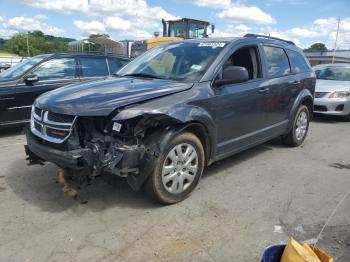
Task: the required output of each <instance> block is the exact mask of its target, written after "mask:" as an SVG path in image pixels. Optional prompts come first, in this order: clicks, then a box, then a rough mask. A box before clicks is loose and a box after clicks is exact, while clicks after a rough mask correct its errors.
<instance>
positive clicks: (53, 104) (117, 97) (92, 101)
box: [35, 77, 193, 116]
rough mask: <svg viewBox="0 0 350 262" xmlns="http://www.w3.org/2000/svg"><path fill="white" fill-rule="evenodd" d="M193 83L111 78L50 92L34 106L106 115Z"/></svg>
mask: <svg viewBox="0 0 350 262" xmlns="http://www.w3.org/2000/svg"><path fill="white" fill-rule="evenodd" d="M192 85H193V84H192V83H179V82H174V81H170V80H161V79H140V78H136V79H135V78H128V77H125V78H114V77H112V78H108V79H106V80H100V81H93V82H86V83H82V84H76V85H70V86H66V87H63V88H59V89H56V90H53V91H50V92H48V93H45V94H43V95H41V96H40V97H39V98H38V99H37V100H36V102H35V105H36V106H38V107H40V108H42V109H44V110H48V111H52V112H54V113H59V114H68V115H77V116H107V115H109V114H110V113H112V112H113V111H114V110H115V109H117V108H120V107H123V106H127V105H130V104H134V103H140V102H144V101H146V100H150V99H153V98H157V97H161V96H165V95H169V94H173V93H176V92H180V91H184V90H187V89H189V88H191V87H192Z"/></svg>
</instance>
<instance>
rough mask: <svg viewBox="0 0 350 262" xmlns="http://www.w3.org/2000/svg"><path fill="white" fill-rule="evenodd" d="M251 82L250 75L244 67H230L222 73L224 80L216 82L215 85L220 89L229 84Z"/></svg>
mask: <svg viewBox="0 0 350 262" xmlns="http://www.w3.org/2000/svg"><path fill="white" fill-rule="evenodd" d="M248 80H249V73H248V70H247V69H246V68H245V67H242V66H228V67H226V68H225V69H224V71H223V72H222V79H218V80H216V81H215V83H214V85H215V86H217V87H219V86H223V85H229V84H237V83H243V82H246V81H248Z"/></svg>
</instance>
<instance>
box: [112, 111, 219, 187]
mask: <svg viewBox="0 0 350 262" xmlns="http://www.w3.org/2000/svg"><path fill="white" fill-rule="evenodd" d="M170 112H171V113H170ZM125 117H128V118H126V119H125ZM153 117H154V118H157V119H158V120H159V121H161V122H164V123H166V124H167V127H166V128H162V129H161V128H159V129H158V130H156V131H154V132H152V133H151V134H149V135H148V136H147V137H145V138H144V139H143V144H144V146H145V148H146V152H145V154H144V155H143V157H142V159H141V160H140V164H139V170H140V172H139V173H138V174H130V175H129V176H128V177H127V182H128V184H129V185H130V186H131V188H132V189H133V190H135V191H138V190H139V189H140V188H141V187H142V185H143V184H144V183H145V181H146V180H147V178H148V177H149V175H151V173H152V172H153V170H154V168H155V165H156V162H157V160H158V157H159V155H160V153H161V152H163V151H164V150H165V149H166V146H167V145H168V144H169V143H170V141H171V140H172V139H173V137H175V136H176V135H177V134H179V133H181V132H182V131H183V130H185V129H187V128H189V127H191V126H193V125H198V124H200V125H201V126H202V127H203V128H205V130H206V131H207V137H208V142H209V144H210V147H209V148H210V152H209V154H208V162H209V163H211V162H212V159H213V157H214V156H215V152H216V137H217V135H216V134H217V131H216V128H215V126H214V122H213V120H212V118H211V117H210V115H209V114H208V113H207V112H206V111H205V110H203V109H202V108H200V107H197V106H183V107H177V108H176V109H169V110H167V111H165V110H162V109H161V108H160V109H157V110H148V109H137V108H129V109H125V110H123V111H121V112H120V113H119V114H117V115H116V116H115V117H114V118H113V121H123V122H124V121H126V120H128V119H134V118H140V119H142V118H147V119H142V120H139V121H144V122H147V120H148V119H152V118H153Z"/></svg>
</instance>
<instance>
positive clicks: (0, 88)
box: [0, 81, 17, 128]
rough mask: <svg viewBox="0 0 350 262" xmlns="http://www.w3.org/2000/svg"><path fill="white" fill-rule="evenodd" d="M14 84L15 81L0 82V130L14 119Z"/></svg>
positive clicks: (15, 106) (15, 107)
mask: <svg viewBox="0 0 350 262" xmlns="http://www.w3.org/2000/svg"><path fill="white" fill-rule="evenodd" d="M16 83H17V81H3V82H0V128H1V126H3V125H6V124H9V123H10V122H12V121H13V119H14V117H16V109H17V105H16V100H15V99H16Z"/></svg>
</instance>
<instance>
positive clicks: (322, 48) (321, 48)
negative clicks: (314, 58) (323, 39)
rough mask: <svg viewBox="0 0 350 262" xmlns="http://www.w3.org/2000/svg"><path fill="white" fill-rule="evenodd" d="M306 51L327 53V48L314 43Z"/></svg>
mask: <svg viewBox="0 0 350 262" xmlns="http://www.w3.org/2000/svg"><path fill="white" fill-rule="evenodd" d="M305 50H306V51H310V50H313V51H327V50H328V49H327V47H326V45H325V44H323V43H314V44H312V45H311V46H310V47H309V48H307V49H305Z"/></svg>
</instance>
